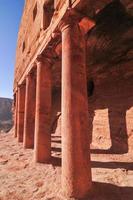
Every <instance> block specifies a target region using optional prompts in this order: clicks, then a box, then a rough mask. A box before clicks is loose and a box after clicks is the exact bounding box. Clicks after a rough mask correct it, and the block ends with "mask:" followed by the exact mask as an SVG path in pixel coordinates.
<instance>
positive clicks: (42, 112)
mask: <svg viewBox="0 0 133 200" xmlns="http://www.w3.org/2000/svg"><path fill="white" fill-rule="evenodd" d="M59 28H60V31H61V33H62V81H61V84H62V85H61V88H62V95H61V99H62V102H61V112H62V119H61V133H62V177H61V179H62V190H63V193H64V194H65V195H66V196H67V197H76V198H83V197H84V196H86V195H87V194H88V192H89V190H90V188H91V184H92V181H91V167H90V154H89V136H88V98H87V88H86V87H87V84H86V43H85V38H84V35H83V33H82V31H81V30H80V27H79V24H78V22H75V21H74V20H71V19H70V20H68V19H67V20H64V21H62V22H61V24H60V26H59ZM51 70H52V62H51V59H50V58H48V57H47V56H45V55H44V54H42V55H39V56H38V57H37V58H36V60H35V62H34V64H33V69H32V71H31V72H29V74H28V75H27V76H26V78H25V80H24V82H23V84H21V85H19V86H18V88H17V90H16V94H15V95H16V101H17V102H16V109H15V110H16V114H15V116H16V119H15V136H16V137H17V138H18V141H19V142H23V145H24V147H25V148H33V147H34V155H35V161H36V162H42V163H50V160H51V133H50V119H51V108H52V105H51V104H52V103H51V96H52V80H51V79H52V78H51V73H52V72H51Z"/></svg>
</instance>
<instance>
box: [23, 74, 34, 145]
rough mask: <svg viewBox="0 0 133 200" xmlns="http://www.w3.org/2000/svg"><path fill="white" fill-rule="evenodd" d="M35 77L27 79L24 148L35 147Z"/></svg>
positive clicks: (28, 76)
mask: <svg viewBox="0 0 133 200" xmlns="http://www.w3.org/2000/svg"><path fill="white" fill-rule="evenodd" d="M35 98H36V85H35V76H34V74H33V73H30V74H28V75H27V77H26V96H25V117H24V144H23V145H24V148H33V147H34V130H35V102H36V99H35Z"/></svg>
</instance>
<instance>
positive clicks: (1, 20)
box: [0, 0, 24, 98]
mask: <svg viewBox="0 0 133 200" xmlns="http://www.w3.org/2000/svg"><path fill="white" fill-rule="evenodd" d="M23 6H24V0H0V97H8V98H12V90H13V78H14V77H13V76H14V65H15V53H16V43H17V34H18V29H19V24H20V20H21V15H22V11H23Z"/></svg>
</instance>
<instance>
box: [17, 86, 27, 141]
mask: <svg viewBox="0 0 133 200" xmlns="http://www.w3.org/2000/svg"><path fill="white" fill-rule="evenodd" d="M24 108H25V85H24V84H23V85H20V86H19V87H18V115H17V121H18V126H17V138H18V142H23V131H24Z"/></svg>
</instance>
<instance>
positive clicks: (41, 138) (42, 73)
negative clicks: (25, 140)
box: [35, 56, 52, 163]
mask: <svg viewBox="0 0 133 200" xmlns="http://www.w3.org/2000/svg"><path fill="white" fill-rule="evenodd" d="M51 92H52V91H51V63H50V61H49V60H48V59H47V58H45V57H43V56H40V57H38V58H37V84H36V115H35V160H36V162H43V163H47V162H49V160H50V158H51V133H50V120H51Z"/></svg>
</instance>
